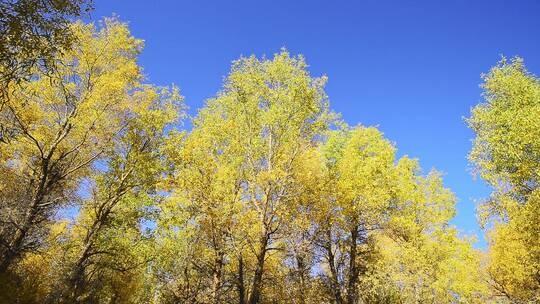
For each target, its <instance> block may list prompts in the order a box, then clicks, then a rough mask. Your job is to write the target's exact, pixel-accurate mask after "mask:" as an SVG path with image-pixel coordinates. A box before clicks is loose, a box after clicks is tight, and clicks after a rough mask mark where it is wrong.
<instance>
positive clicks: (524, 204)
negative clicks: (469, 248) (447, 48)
mask: <svg viewBox="0 0 540 304" xmlns="http://www.w3.org/2000/svg"><path fill="white" fill-rule="evenodd" d="M483 79H484V83H483V84H482V88H483V89H484V93H483V97H484V102H483V103H481V104H479V105H477V106H476V107H475V108H474V109H473V110H472V115H471V117H470V118H469V119H468V121H467V122H468V124H469V126H470V127H471V128H472V129H473V130H474V131H475V133H476V138H475V140H474V146H473V149H472V151H471V153H470V155H469V158H470V161H471V162H472V164H473V165H474V166H475V169H476V171H477V173H479V174H480V176H481V177H482V178H483V179H484V180H485V181H487V182H488V183H489V184H490V185H491V186H492V187H493V189H494V191H493V193H492V195H491V197H490V198H488V199H487V200H486V201H485V202H484V203H483V204H482V205H481V206H480V207H479V217H480V219H481V220H482V224H484V225H487V226H486V227H491V229H490V232H489V243H490V248H489V256H490V257H489V266H488V272H489V274H490V276H491V279H492V286H493V287H494V289H495V290H496V293H497V294H498V295H500V296H504V297H506V298H508V299H510V300H511V301H514V302H517V303H526V302H536V301H540V246H539V244H540V225H539V224H538V216H539V215H540V81H539V79H538V78H537V77H536V76H534V75H532V74H531V73H529V72H527V70H526V69H525V66H524V64H523V60H522V59H520V58H514V59H512V60H510V61H508V60H506V59H504V58H503V59H502V60H501V61H500V62H499V63H498V64H497V65H496V66H495V67H494V68H492V69H491V71H490V72H489V73H488V74H486V75H484V76H483Z"/></svg>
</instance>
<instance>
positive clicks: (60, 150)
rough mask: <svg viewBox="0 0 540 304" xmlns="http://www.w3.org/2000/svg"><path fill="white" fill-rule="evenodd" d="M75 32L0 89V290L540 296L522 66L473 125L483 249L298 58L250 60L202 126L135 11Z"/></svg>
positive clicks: (444, 196) (202, 116)
mask: <svg viewBox="0 0 540 304" xmlns="http://www.w3.org/2000/svg"><path fill="white" fill-rule="evenodd" d="M68 29H69V33H70V35H71V36H72V38H73V43H71V44H70V47H69V48H64V49H63V51H62V52H58V53H56V54H55V56H54V60H49V62H48V63H47V64H46V65H31V66H29V70H28V73H29V75H31V76H30V77H28V78H27V79H25V80H24V81H18V82H16V83H12V84H10V89H9V90H7V91H5V94H6V95H5V96H4V97H5V98H4V97H3V100H2V105H3V106H2V108H1V110H0V124H1V126H2V127H3V128H4V129H5V130H9V132H10V133H9V137H6V138H5V140H3V141H1V142H0V176H1V177H2V178H1V180H0V302H2V303H241V304H242V303H246V304H247V303H249V304H256V303H302V304H307V303H339V304H341V303H343V304H344V303H349V304H355V303H532V302H535V301H540V276H539V273H540V247H539V244H540V239H539V237H540V225H539V224H538V216H539V215H540V214H539V212H540V205H539V204H540V192H539V191H540V190H539V185H540V179H539V178H540V140H539V139H540V84H539V81H538V79H537V78H535V77H534V76H533V75H531V74H529V73H528V72H527V71H526V70H525V68H524V66H523V63H522V61H521V60H519V59H516V60H513V61H511V62H507V61H506V60H503V61H501V62H500V63H499V65H497V66H496V67H495V68H493V70H492V71H491V72H490V73H489V74H487V75H486V76H485V83H484V85H483V88H484V90H485V94H484V97H485V102H484V103H482V104H480V105H479V106H477V107H476V108H475V109H474V110H473V113H472V117H471V118H470V119H468V123H469V124H470V126H471V127H472V128H473V129H474V131H475V132H476V134H477V138H476V141H475V145H474V149H473V150H472V152H471V155H470V159H471V162H472V163H473V164H474V165H475V166H476V168H477V169H478V172H479V174H480V175H481V176H482V178H484V179H485V180H486V181H488V182H489V183H490V184H491V185H492V186H493V188H494V192H493V195H492V196H491V197H490V198H489V199H488V200H486V201H485V203H484V204H482V205H481V207H480V209H479V214H480V217H481V219H482V220H483V223H484V224H485V225H486V229H489V231H490V232H489V237H490V247H489V252H488V253H487V254H486V253H483V252H481V251H478V250H475V249H474V248H473V247H472V242H473V240H472V239H469V238H465V237H463V236H460V234H459V233H458V231H457V230H456V228H454V227H453V226H452V225H450V224H449V221H450V220H451V219H452V218H453V216H454V214H455V197H454V195H453V194H452V192H451V191H450V190H449V189H447V188H445V187H444V185H443V180H442V175H441V173H439V172H437V171H434V170H433V171H431V172H427V173H425V172H423V171H422V170H421V168H420V165H419V161H418V160H416V159H412V158H409V157H407V156H404V157H401V158H398V157H397V156H396V148H395V146H394V144H393V143H392V142H390V141H389V140H388V139H386V138H385V137H384V136H383V134H382V133H381V132H380V131H379V130H377V129H376V128H374V127H365V126H361V125H358V126H348V125H347V124H346V123H345V122H343V121H342V120H341V119H340V117H339V115H338V114H337V113H334V112H333V111H332V110H331V109H330V106H329V99H328V96H327V95H326V93H325V83H326V78H325V77H320V78H317V77H312V76H311V75H310V74H309V72H308V70H307V65H306V63H305V61H304V58H302V57H301V56H296V57H295V56H291V55H290V54H289V53H288V52H287V51H285V50H283V51H281V52H279V53H278V54H275V55H274V56H273V58H269V59H266V58H263V59H259V58H256V57H254V56H252V57H242V58H240V59H239V60H237V61H235V62H234V63H233V66H232V68H231V72H230V73H229V75H228V76H227V77H226V79H225V80H224V84H223V88H222V89H221V90H220V91H219V92H218V93H217V94H216V95H215V97H214V98H211V99H209V100H208V101H207V102H206V104H205V105H204V107H203V108H202V109H200V110H199V112H198V114H197V115H196V116H195V117H192V118H189V119H191V125H192V128H190V129H186V128H183V127H182V126H183V125H182V120H184V119H188V118H187V116H186V115H185V106H184V104H183V101H182V97H181V96H180V94H179V90H178V89H177V88H176V87H174V86H173V87H170V88H162V87H156V86H154V85H151V84H148V83H146V82H145V79H144V77H143V74H142V72H141V68H140V66H139V65H138V64H137V57H138V55H139V54H140V52H141V50H142V42H141V41H140V40H138V39H135V38H133V37H132V36H131V34H130V32H129V30H128V28H127V26H126V25H125V24H123V23H120V22H119V21H117V20H115V19H106V20H104V21H103V22H102V23H101V24H99V25H93V24H83V23H81V22H77V23H73V24H71V25H69V28H68ZM2 68H4V67H2Z"/></svg>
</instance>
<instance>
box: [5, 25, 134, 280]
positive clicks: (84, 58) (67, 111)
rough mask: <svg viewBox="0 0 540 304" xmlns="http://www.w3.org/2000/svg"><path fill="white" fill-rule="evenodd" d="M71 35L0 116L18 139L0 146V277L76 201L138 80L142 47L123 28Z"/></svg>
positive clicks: (90, 28) (85, 28)
mask: <svg viewBox="0 0 540 304" xmlns="http://www.w3.org/2000/svg"><path fill="white" fill-rule="evenodd" d="M71 30H72V31H73V33H74V35H76V37H77V40H78V41H79V43H78V44H77V45H76V46H74V47H73V48H72V49H71V50H70V51H67V52H65V53H64V54H63V55H62V56H60V57H58V58H57V60H55V62H54V67H51V68H48V69H46V70H44V69H41V68H40V67H36V68H35V69H34V70H33V75H34V76H33V80H32V81H29V82H27V83H25V84H23V85H21V86H19V87H18V89H17V90H15V91H13V92H11V93H10V96H11V97H10V98H9V100H8V101H7V103H6V104H5V110H3V111H2V113H1V116H0V121H1V123H2V125H7V126H9V128H10V129H12V130H16V131H15V132H16V134H17V136H16V137H15V138H14V139H13V141H12V142H10V144H9V145H2V146H0V149H1V157H2V162H1V164H0V166H1V171H2V173H4V174H5V176H8V177H9V178H8V179H6V180H3V181H2V185H1V187H0V209H1V210H2V212H1V215H0V217H1V219H0V220H1V223H2V225H1V227H0V273H3V272H5V271H6V270H7V269H8V268H9V267H10V265H12V263H13V262H14V261H15V260H16V259H17V258H19V257H20V256H21V255H22V254H24V253H25V252H29V251H32V250H34V249H36V248H38V247H39V246H40V243H41V242H42V240H43V239H44V235H46V234H47V227H48V224H47V223H48V222H49V221H50V219H51V216H52V215H53V214H54V213H55V211H56V210H57V208H58V207H59V206H62V205H65V204H66V203H68V202H70V201H73V200H74V199H75V198H76V197H77V193H76V190H77V189H78V187H79V184H80V181H81V180H82V179H83V178H86V177H88V176H89V175H90V174H91V173H92V171H94V169H95V167H94V166H93V164H95V163H96V161H98V160H99V159H102V158H103V157H105V156H106V155H107V152H108V151H112V149H113V148H114V140H115V138H117V137H118V136H120V135H121V134H122V132H123V130H125V128H126V125H125V122H126V119H125V118H126V117H127V116H129V115H131V114H130V113H131V112H132V109H133V106H134V104H132V102H131V99H130V98H129V92H130V90H133V89H135V88H137V86H138V83H139V81H140V80H141V79H142V76H141V74H140V71H139V68H138V66H137V64H136V59H137V55H138V53H139V52H140V49H141V46H142V42H141V41H139V40H136V39H134V38H133V37H131V36H130V35H129V31H128V29H127V27H126V26H125V25H124V24H121V23H119V22H117V21H115V20H106V21H105V22H104V24H103V27H102V28H101V29H99V30H98V29H96V27H95V26H94V25H83V24H82V23H76V24H73V25H72V26H71ZM14 184H16V185H17V186H16V187H15V186H13V185H14Z"/></svg>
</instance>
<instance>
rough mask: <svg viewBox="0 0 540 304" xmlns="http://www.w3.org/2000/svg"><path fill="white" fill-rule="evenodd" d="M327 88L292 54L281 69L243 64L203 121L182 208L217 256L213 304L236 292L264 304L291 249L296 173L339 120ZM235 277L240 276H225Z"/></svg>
mask: <svg viewBox="0 0 540 304" xmlns="http://www.w3.org/2000/svg"><path fill="white" fill-rule="evenodd" d="M324 82H325V79H324V78H312V77H311V76H309V74H308V72H307V71H306V64H305V63H304V60H303V58H301V57H298V58H294V57H290V56H289V54H288V53H287V52H286V51H282V52H281V53H279V54H276V55H275V56H274V58H273V59H272V60H267V59H263V60H259V59H257V58H255V57H249V58H241V59H240V60H238V61H236V62H235V63H234V64H233V67H232V71H231V73H230V74H229V76H228V77H227V80H226V82H225V84H224V89H223V90H222V91H221V92H220V93H219V94H218V96H217V97H216V98H214V99H211V100H209V101H208V102H207V104H206V106H205V108H203V109H202V110H201V111H200V112H199V115H198V116H197V117H196V118H195V120H194V123H193V124H194V128H193V130H192V132H191V133H190V134H189V135H188V136H187V139H186V142H185V143H184V146H183V147H182V151H184V152H183V160H182V162H183V168H182V170H180V171H179V172H180V173H179V174H178V179H179V180H178V181H177V183H176V185H177V189H175V190H174V192H175V197H176V199H175V201H174V202H175V204H176V205H178V206H179V207H178V209H179V210H182V212H185V213H187V214H188V217H189V221H187V222H189V223H190V224H192V225H195V226H196V227H197V232H196V233H195V237H196V240H197V243H198V244H204V245H203V247H205V248H206V249H205V251H206V252H208V259H206V260H205V261H200V262H201V264H203V265H207V267H208V269H207V271H208V274H207V277H208V276H210V277H212V279H211V280H209V281H208V282H209V283H208V286H213V287H212V291H209V292H208V293H209V294H211V296H210V298H211V299H213V300H212V302H219V301H220V299H219V297H220V296H219V293H220V292H222V290H227V288H225V287H227V286H228V287H230V286H236V288H235V289H236V290H237V293H238V295H237V296H238V297H239V299H238V302H240V303H246V302H249V303H260V302H261V301H262V300H261V297H262V295H261V293H262V290H263V288H264V286H263V278H264V277H265V276H266V275H267V274H269V273H270V272H269V268H268V266H269V263H270V262H269V261H270V260H271V259H272V257H271V255H273V254H279V253H278V252H279V251H281V250H283V249H284V248H283V245H282V242H281V241H282V239H283V237H284V235H283V233H284V227H285V222H286V220H287V218H288V216H289V211H290V209H289V207H290V206H291V205H292V204H293V202H294V201H295V199H296V198H297V196H298V194H297V192H296V191H295V189H294V185H295V182H294V176H295V174H294V170H295V167H296V164H297V163H298V162H299V159H300V158H301V155H303V153H305V152H306V151H308V150H309V149H310V148H312V147H314V146H315V145H316V138H317V136H318V135H319V134H320V133H321V131H323V130H324V129H325V128H326V127H327V125H328V122H329V120H330V117H331V115H330V114H329V110H328V102H327V99H326V95H325V94H324V91H323V87H324ZM203 256H205V254H204V253H203ZM202 259H203V260H204V258H202ZM230 267H234V268H237V269H236V271H234V274H233V273H229V274H228V275H226V274H224V270H225V269H227V268H230ZM197 268H198V269H203V267H202V266H200V265H199V266H198V267H197ZM225 277H228V278H229V279H228V280H229V283H226V282H224V281H223V278H225ZM233 278H234V279H233ZM233 282H234V283H233ZM248 283H249V285H248ZM248 292H249V294H248ZM209 302H210V300H209Z"/></svg>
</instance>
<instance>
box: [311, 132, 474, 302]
mask: <svg viewBox="0 0 540 304" xmlns="http://www.w3.org/2000/svg"><path fill="white" fill-rule="evenodd" d="M395 153H396V150H395V148H394V146H393V145H392V144H391V143H390V142H389V141H388V140H387V139H385V138H384V137H383V135H382V133H381V132H379V131H378V130H377V129H376V128H373V127H370V128H366V127H361V126H360V127H356V128H352V129H351V128H348V127H345V128H343V129H342V130H338V131H334V132H332V134H331V135H330V136H329V137H328V139H327V141H326V143H325V145H324V146H323V155H324V158H325V163H326V167H327V178H326V179H327V186H326V195H325V196H324V198H323V199H324V200H325V206H323V207H321V208H319V212H322V213H320V215H319V216H320V219H319V224H318V227H317V229H319V230H320V235H319V238H320V241H319V246H320V248H321V249H322V254H323V255H322V257H323V263H322V265H321V266H322V268H323V270H324V272H323V278H324V279H325V282H326V285H327V290H328V291H329V292H332V293H333V298H334V299H333V301H334V302H335V303H350V304H354V303H360V302H368V303H387V302H406V303H417V302H418V303H454V302H455V301H463V302H467V301H469V300H470V299H472V298H473V297H474V296H478V295H479V294H480V293H481V291H482V289H481V280H480V277H478V276H477V272H478V270H479V257H478V255H477V253H476V252H475V251H474V250H473V249H472V248H471V245H470V242H468V241H467V240H462V239H460V238H459V237H458V236H457V233H456V231H455V230H454V229H452V228H450V227H448V221H449V220H450V219H451V218H452V217H453V215H454V212H455V211H454V197H453V195H452V193H451V192H450V191H449V190H448V189H446V188H444V186H443V185H442V179H441V176H440V174H438V173H437V172H432V173H430V174H428V175H427V176H423V175H421V171H420V169H419V166H418V164H417V162H416V161H415V160H411V159H409V158H408V157H403V158H401V159H399V160H396V156H395ZM471 269H473V270H474V272H473V274H474V275H469V273H468V271H470V270H471Z"/></svg>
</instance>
